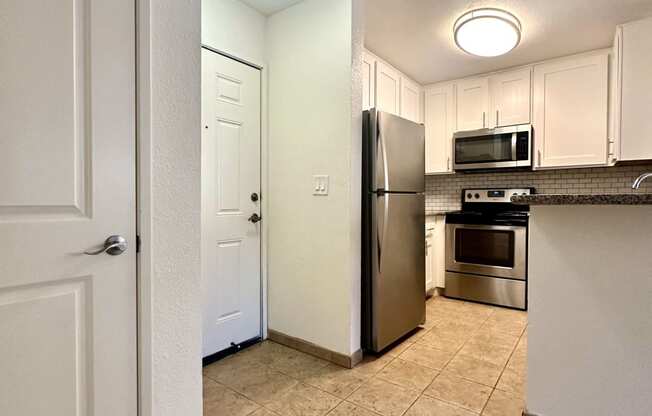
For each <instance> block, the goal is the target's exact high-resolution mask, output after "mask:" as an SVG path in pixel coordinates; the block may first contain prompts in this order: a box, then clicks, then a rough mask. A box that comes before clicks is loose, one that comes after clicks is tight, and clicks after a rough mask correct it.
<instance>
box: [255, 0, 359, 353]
mask: <svg viewBox="0 0 652 416" xmlns="http://www.w3.org/2000/svg"><path fill="white" fill-rule="evenodd" d="M354 3H355V0H332V1H322V0H306V1H303V2H301V3H299V4H297V5H294V6H292V7H290V8H288V9H285V10H283V11H281V12H279V13H277V14H275V15H273V16H271V17H269V18H268V22H267V39H266V40H267V42H266V53H267V63H268V70H269V83H268V85H269V156H270V159H269V181H270V192H269V200H268V203H269V214H268V218H270V220H269V223H268V226H269V261H268V267H269V294H268V302H269V328H270V329H274V330H276V331H280V332H282V333H285V334H287V335H291V336H294V337H298V338H301V339H304V340H306V341H310V342H312V343H315V344H317V345H320V346H323V347H325V348H328V349H330V350H333V351H337V352H340V353H343V354H347V355H348V354H351V353H352V352H354V351H355V350H357V349H359V347H360V337H359V334H360V321H359V319H360V311H359V309H360V288H359V285H360V220H359V216H360V212H359V207H360V144H359V141H360V125H361V123H360V112H361V109H362V106H361V95H362V83H361V82H360V77H359V76H358V77H355V79H354V72H355V71H359V69H354V66H353V65H352V60H353V56H354V52H353V51H354V50H355V53H357V54H358V55H359V54H360V50H361V39H360V34H359V33H356V35H355V36H356V40H355V43H356V46H355V48H354V46H353V43H354V41H353V37H354V34H353V33H354V30H355V29H354V28H353V26H354V23H353V20H354V18H355V19H356V25H357V19H358V17H359V16H358V15H359V13H355V14H354V13H353V4H354ZM356 65H358V64H356ZM352 80H353V81H352ZM314 174H328V175H330V194H329V195H328V196H327V197H316V196H313V195H312V175H314Z"/></svg>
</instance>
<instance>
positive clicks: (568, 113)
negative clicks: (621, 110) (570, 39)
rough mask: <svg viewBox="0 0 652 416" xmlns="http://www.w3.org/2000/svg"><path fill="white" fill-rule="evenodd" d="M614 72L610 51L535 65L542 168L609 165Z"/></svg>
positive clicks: (536, 131) (535, 115) (536, 124)
mask: <svg viewBox="0 0 652 416" xmlns="http://www.w3.org/2000/svg"><path fill="white" fill-rule="evenodd" d="M608 75H609V55H608V53H606V52H604V53H599V54H593V55H585V56H574V57H570V58H566V59H560V60H556V61H552V62H548V63H543V64H540V65H536V66H535V67H534V73H533V86H534V88H533V100H534V106H533V128H534V143H535V151H536V153H535V167H536V168H564V167H573V166H604V165H606V164H607V152H608V150H607V142H608V139H607V124H608V84H609V79H608Z"/></svg>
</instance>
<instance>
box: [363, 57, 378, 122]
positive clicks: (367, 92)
mask: <svg viewBox="0 0 652 416" xmlns="http://www.w3.org/2000/svg"><path fill="white" fill-rule="evenodd" d="M375 71H376V58H374V57H373V55H371V54H369V53H367V52H363V54H362V109H363V110H368V109H370V108H373V107H374V106H375V105H376V77H375V76H374V74H375Z"/></svg>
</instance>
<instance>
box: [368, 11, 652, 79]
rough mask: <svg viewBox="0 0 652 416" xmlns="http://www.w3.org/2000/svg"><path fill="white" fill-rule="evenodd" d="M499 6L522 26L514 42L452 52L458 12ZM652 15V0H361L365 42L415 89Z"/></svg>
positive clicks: (582, 47)
mask: <svg viewBox="0 0 652 416" xmlns="http://www.w3.org/2000/svg"><path fill="white" fill-rule="evenodd" d="M478 7H499V8H502V9H505V10H507V11H509V12H512V13H513V14H515V15H516V16H517V17H518V18H519V19H520V20H521V24H522V26H523V33H522V39H521V43H520V45H519V46H518V47H517V48H516V49H514V50H513V51H511V52H510V53H508V54H506V55H503V56H500V57H496V58H478V57H473V56H470V55H467V54H465V53H464V52H462V51H461V50H459V49H458V48H457V47H456V46H455V43H454V41H453V36H452V33H453V32H452V27H453V23H454V22H455V19H457V18H458V17H459V16H460V15H461V14H462V13H463V12H464V11H466V10H470V9H474V8H478ZM647 16H652V0H493V1H483V0H480V1H463V0H367V7H366V22H365V24H366V28H365V31H366V34H365V45H366V46H367V48H368V49H369V50H371V51H372V52H374V53H376V54H377V55H379V56H380V57H382V58H383V59H385V60H387V61H388V62H389V63H391V64H392V65H394V66H396V67H397V68H398V69H400V70H401V71H403V72H405V73H406V74H407V75H409V76H411V77H413V78H414V79H415V80H416V81H418V82H420V83H422V84H428V83H431V82H436V81H443V80H448V79H454V78H459V77H463V76H468V75H473V74H479V73H483V72H489V71H493V70H497V69H502V68H508V67H511V66H516V65H523V64H527V63H532V62H536V61H540V60H543V59H548V58H552V57H557V56H563V55H569V54H573V53H576V52H583V51H587V50H591V49H598V48H603V47H608V46H610V45H611V44H612V41H613V36H614V33H615V26H616V25H617V24H619V23H624V22H628V21H631V20H636V19H638V18H641V17H647Z"/></svg>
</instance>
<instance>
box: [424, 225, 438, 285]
mask: <svg viewBox="0 0 652 416" xmlns="http://www.w3.org/2000/svg"><path fill="white" fill-rule="evenodd" d="M434 230H435V225H434V223H431V222H430V220H428V221H427V222H426V288H425V290H426V295H429V293H428V292H432V291H433V290H434V289H435V269H436V267H435V266H436V265H435V262H436V259H435V246H434V243H435V241H434Z"/></svg>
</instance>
